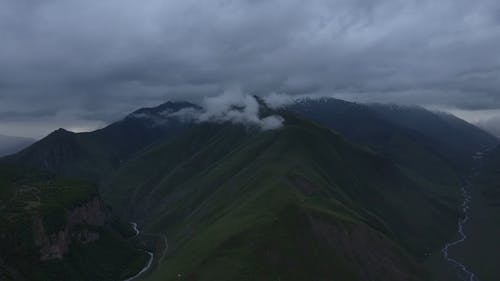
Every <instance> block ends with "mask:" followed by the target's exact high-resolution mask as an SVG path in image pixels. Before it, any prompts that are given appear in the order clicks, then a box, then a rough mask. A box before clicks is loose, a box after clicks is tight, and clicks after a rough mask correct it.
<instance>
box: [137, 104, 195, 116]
mask: <svg viewBox="0 0 500 281" xmlns="http://www.w3.org/2000/svg"><path fill="white" fill-rule="evenodd" d="M184 108H194V109H200V106H198V105H196V104H194V103H190V102H186V101H167V102H164V103H162V104H160V105H158V106H154V107H143V108H140V109H138V110H136V111H134V112H133V113H132V114H153V115H157V114H160V113H164V112H176V111H179V110H181V109H184Z"/></svg>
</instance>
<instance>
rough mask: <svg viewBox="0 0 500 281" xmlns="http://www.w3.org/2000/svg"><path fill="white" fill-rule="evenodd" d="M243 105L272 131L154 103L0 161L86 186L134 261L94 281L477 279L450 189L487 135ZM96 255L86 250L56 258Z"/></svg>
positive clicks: (459, 200)
mask: <svg viewBox="0 0 500 281" xmlns="http://www.w3.org/2000/svg"><path fill="white" fill-rule="evenodd" d="M253 99H254V102H255V104H258V106H259V111H258V115H257V116H258V118H260V119H259V120H264V119H265V118H267V117H269V116H274V117H273V118H277V117H276V116H279V117H280V118H281V120H282V121H283V123H282V125H281V127H279V128H275V129H263V128H262V127H260V126H261V125H259V124H260V123H259V122H260V121H259V122H256V121H255V122H254V121H253V122H254V123H252V124H246V123H238V122H239V121H238V122H236V123H235V122H232V121H204V122H199V121H193V120H196V119H194V118H195V117H189V118H188V117H186V116H183V115H182V118H180V117H179V116H181V115H180V114H181V113H182V114H185V113H184V112H188V113H189V114H198V113H197V112H199V110H201V109H200V107H198V106H197V105H194V104H190V103H186V102H179V103H176V102H167V103H165V104H162V105H160V106H158V107H151V108H144V109H139V110H137V111H135V112H134V113H132V114H130V115H128V116H127V117H126V118H124V119H123V120H120V121H118V122H116V123H113V124H111V125H110V126H108V127H105V128H103V129H100V130H98V131H95V132H89V133H72V132H68V131H66V130H62V129H61V130H57V131H55V132H53V133H52V134H50V135H49V136H47V137H46V138H44V139H42V140H41V141H39V142H37V143H35V144H33V145H32V146H30V147H28V148H27V149H25V150H23V151H21V152H19V153H17V154H14V155H10V156H7V157H4V158H3V159H1V162H2V163H3V165H5V166H6V167H10V166H13V165H22V166H28V167H30V169H34V170H35V171H37V170H43V171H45V173H46V174H47V175H48V176H49V177H54V176H56V177H64V178H67V177H69V178H76V179H78V180H79V181H84V182H89V183H94V184H95V188H96V189H94V190H95V194H96V196H98V198H99V200H102V202H104V204H105V205H106V208H107V209H108V211H107V212H109V216H110V220H109V221H106V223H104V224H102V227H103V231H104V230H105V231H109V233H112V234H113V235H115V236H114V237H116V238H114V242H113V243H117V244H116V245H118V244H119V243H121V244H122V245H123V246H122V247H124V248H123V249H130V250H131V251H132V252H130V253H128V254H125V253H124V252H123V251H122V252H121V254H120V258H121V259H129V258H130V257H136V258H133V259H132V260H130V261H129V262H131V263H133V266H131V265H130V266H125V267H123V268H121V269H120V268H119V269H117V271H116V272H113V273H106V271H105V266H104V264H103V267H101V268H102V270H103V271H102V272H100V271H99V270H97V271H96V272H94V274H96V275H95V276H101V277H102V278H103V279H102V280H107V279H106V278H108V279H110V280H117V279H116V278H117V276H122V277H123V278H119V279H118V280H162V281H163V280H176V281H178V280H193V281H194V280H196V281H204V280H206V281H212V280H220V281H223V280H228V281H230V280H276V279H282V280H297V281H301V280H310V279H315V280H331V279H333V278H338V277H339V276H341V278H342V280H359V281H363V280H381V281H382V280H383V281H385V280H408V281H420V280H421V281H429V280H436V281H437V280H440V281H442V280H445V279H443V278H436V276H440V274H441V273H436V272H440V271H442V272H444V271H450V272H448V273H447V275H448V276H453V274H455V273H454V272H453V268H452V266H450V264H449V263H452V264H455V266H456V267H458V269H459V270H462V272H463V273H464V274H468V276H467V279H470V278H472V272H474V274H477V280H481V281H489V280H491V279H488V277H487V276H485V275H484V273H483V271H482V270H481V269H480V268H478V265H477V264H476V263H474V262H471V260H470V259H474V257H476V256H475V254H472V253H473V251H471V250H470V249H469V250H465V249H466V248H467V247H471V246H467V245H471V243H472V242H473V241H476V240H477V239H478V238H476V237H479V236H476V235H481V234H479V232H483V231H485V230H484V229H483V230H479V229H478V234H475V233H474V230H473V231H470V229H469V228H470V227H472V226H473V225H475V224H476V223H477V222H479V220H478V219H476V218H475V212H476V211H479V210H480V208H476V207H475V205H476V204H479V203H478V202H479V200H476V199H475V197H476V196H477V195H476V194H475V192H477V191H474V190H475V189H473V188H472V187H471V186H464V185H463V184H461V183H463V182H464V180H465V178H463V176H462V175H465V174H466V171H468V170H470V169H471V167H473V165H474V161H472V160H471V159H472V156H474V152H475V151H478V150H480V149H482V148H484V147H487V146H495V144H497V143H498V140H496V138H494V137H491V136H490V135H488V134H487V133H485V132H483V131H481V130H480V129H477V128H475V127H473V126H471V125H470V124H468V123H466V122H464V121H462V120H460V119H458V118H455V117H453V116H451V115H443V114H438V113H433V112H430V111H427V110H424V109H420V108H407V107H394V106H387V107H386V108H384V109H383V110H382V109H380V108H381V107H382V105H361V104H354V103H349V102H345V101H339V100H335V99H326V100H302V101H299V102H297V103H296V104H293V105H287V106H284V107H281V108H270V107H268V106H267V104H266V103H265V101H264V100H262V99H260V98H258V97H253ZM228 110H230V111H235V113H232V114H240V113H241V112H240V110H241V111H243V112H244V110H245V109H244V108H243V109H242V108H238V107H231V108H229V109H228ZM179 112H181V113H179ZM193 112H194V113H193ZM381 112H383V113H381ZM196 118H197V117H196ZM428 122H432V124H433V125H432V126H425V125H423V124H427V123H428ZM455 135H460V136H461V137H460V138H456V137H451V136H455ZM118 143H119V144H118ZM466 159H468V160H466ZM90 163H92V164H90ZM491 165H493V164H491ZM499 167H500V166H499ZM478 173H479V171H478ZM481 173H483V170H481ZM16 181H17V180H16ZM6 183H7V184H8V186H12V185H10V183H9V181H6ZM471 184H472V185H476V183H475V181H471ZM460 186H462V188H460ZM68 188H69V187H68ZM485 188H486V187H485ZM68 190H72V189H68ZM75 190H76V189H75ZM487 190H491V188H488V189H487ZM4 192H6V191H4ZM469 192H470V194H471V196H472V198H473V200H472V201H469V199H470V197H469ZM9 194H10V195H9ZM9 196H11V193H5V198H9ZM30 204H31V205H33V204H35V203H29V204H28V205H30ZM65 204H69V205H67V206H70V205H71V204H72V203H70V202H67V203H65ZM469 204H471V206H470V207H471V208H469ZM65 206H66V205H65ZM68 210H69V207H63V208H62V209H60V211H58V212H59V213H61V212H63V213H64V212H67V211H68ZM469 212H471V213H470V216H469ZM55 214H57V212H56V213H55ZM464 214H465V216H464V217H462V215H464ZM457 218H459V219H458V221H459V224H458V227H459V234H458V235H459V236H458V237H457ZM127 221H128V222H132V223H125V222H127ZM139 225H140V226H141V227H140V228H139ZM78 227H80V226H78ZM100 231H101V230H100ZM469 231H470V232H469ZM102 233H105V232H102ZM101 235H102V236H100V237H106V236H105V234H101ZM167 236H168V242H167ZM29 240H30V239H29V238H26V241H29ZM97 241H100V239H99V240H97ZM103 241H104V240H103ZM72 243H73V242H72ZM108 243H109V242H108ZM474 243H475V242H474ZM75 245H76V244H75ZM443 247H444V248H443ZM80 248H81V249H80ZM35 249H36V248H35ZM105 249H106V247H105V246H104V245H103V244H100V242H90V243H89V246H85V247H80V246H78V247H71V248H70V249H69V251H67V252H64V253H62V254H61V255H60V259H62V261H66V260H71V259H73V258H72V257H73V256H74V255H79V254H80V253H83V252H87V253H88V254H89V255H94V254H97V253H100V252H101V251H104V250H105ZM30 251H33V250H30ZM430 253H434V254H432V255H431V256H430V257H429V254H430ZM116 254H118V252H116ZM442 254H444V256H445V257H446V259H447V261H448V263H447V262H446V260H445V258H443V256H442ZM3 259H4V258H3ZM430 259H432V260H435V261H436V262H429V260H430ZM107 260H108V262H111V263H114V262H117V261H118V260H120V259H115V260H113V259H107ZM380 261H383V262H380ZM42 263H43V262H42ZM485 265H486V264H485ZM72 266H74V267H76V268H78V270H85V268H86V267H87V266H89V265H87V264H86V263H85V262H84V261H83V260H81V259H73V260H71V266H69V267H66V268H67V269H65V270H69V271H75V272H78V271H77V270H74V269H70V268H71V267H72ZM2 268H10V266H9V267H2ZM450 268H451V269H452V270H450ZM9 270H10V269H9ZM118 270H121V271H118ZM10 271H12V270H10ZM487 271H488V272H491V269H487ZM50 274H52V273H50ZM58 274H62V273H58ZM64 274H67V273H64ZM105 274H109V275H105ZM442 274H444V273H442ZM49 276H50V275H49ZM65 276H66V277H67V279H68V280H73V279H72V278H74V277H73V276H74V275H71V274H69V275H65ZM95 276H94V277H95ZM103 276H108V277H106V278H104V277H103ZM455 276H456V274H455ZM483 276H485V278H483ZM37 278H38V277H37ZM37 278H35V279H37ZM84 278H85V279H86V280H92V278H93V277H90V276H86V277H84ZM450 278H453V277H450ZM450 280H453V279H450ZM477 280H476V279H474V278H472V279H470V280H468V281H477Z"/></svg>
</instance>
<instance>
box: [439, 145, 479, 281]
mask: <svg viewBox="0 0 500 281" xmlns="http://www.w3.org/2000/svg"><path fill="white" fill-rule="evenodd" d="M482 155H483V154H482V153H481V152H478V153H476V154H475V155H474V160H475V161H477V162H478V165H477V166H478V167H480V166H481V164H482ZM478 167H477V168H476V169H475V171H473V173H472V176H475V175H477V173H478ZM472 176H471V177H472ZM471 188H472V183H471V179H469V180H467V181H466V184H464V185H463V186H462V196H463V201H462V213H463V218H460V219H459V220H458V236H459V238H458V239H457V240H452V241H450V242H448V243H446V245H445V246H444V248H443V249H442V250H441V252H442V253H443V257H444V258H445V259H446V261H447V262H448V263H449V264H451V265H452V266H453V268H455V270H456V271H457V273H458V275H459V277H460V279H462V280H464V281H479V279H478V278H477V276H476V275H475V274H474V272H472V271H471V270H470V268H468V267H467V266H466V265H465V264H463V263H462V262H460V261H458V260H457V259H455V258H453V257H451V256H450V253H449V250H450V249H451V248H453V247H455V246H457V245H459V244H462V243H464V242H465V240H466V239H467V234H466V233H465V230H464V227H465V224H466V223H467V221H469V220H470V211H469V209H470V201H471V199H472V197H471V194H470V192H469V190H470V189H471Z"/></svg>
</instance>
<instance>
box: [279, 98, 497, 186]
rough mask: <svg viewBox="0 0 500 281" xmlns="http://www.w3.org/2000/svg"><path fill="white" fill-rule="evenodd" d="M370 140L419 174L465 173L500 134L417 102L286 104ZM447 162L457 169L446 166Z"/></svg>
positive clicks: (352, 138) (356, 139)
mask: <svg viewBox="0 0 500 281" xmlns="http://www.w3.org/2000/svg"><path fill="white" fill-rule="evenodd" d="M286 109H287V110H291V111H293V112H296V113H298V114H300V115H302V116H304V117H305V118H308V119H310V120H314V121H316V122H318V123H320V124H322V125H324V126H326V127H329V128H331V129H333V130H335V131H337V132H339V133H341V134H342V135H344V136H345V137H346V138H348V139H349V140H350V141H353V142H355V143H358V144H361V145H366V146H368V147H370V148H372V149H373V150H375V151H377V152H380V153H382V154H384V155H386V156H388V157H390V158H391V159H393V160H394V161H396V162H398V163H399V164H401V165H403V166H406V167H408V168H411V169H413V170H415V171H417V172H419V174H420V175H421V176H424V177H426V178H431V179H434V180H436V179H438V178H439V177H441V175H442V174H443V173H445V174H447V173H450V172H454V173H458V174H467V173H468V172H469V171H470V169H471V168H472V165H473V161H472V156H473V155H474V153H475V152H476V151H480V150H483V149H485V148H488V147H492V146H495V145H496V144H498V142H499V140H498V139H497V138H495V137H493V136H492V135H490V134H488V133H487V132H485V131H483V130H481V129H479V128H477V127H475V126H473V125H471V124H469V123H467V122H465V121H463V120H461V119H459V118H456V117H454V116H452V115H450V114H446V113H439V112H431V111H429V110H426V109H423V108H419V107H408V106H398V105H387V104H358V103H352V102H346V101H342V100H338V99H333V98H323V99H314V100H313V99H304V100H300V101H298V102H296V103H294V104H292V105H289V106H287V107H286ZM439 167H449V168H451V169H452V170H453V171H446V170H442V169H441V168H439Z"/></svg>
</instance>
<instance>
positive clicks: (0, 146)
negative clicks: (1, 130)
mask: <svg viewBox="0 0 500 281" xmlns="http://www.w3.org/2000/svg"><path fill="white" fill-rule="evenodd" d="M34 142H35V140H34V139H30V138H21V137H12V136H5V135H0V157H1V156H5V155H8V154H14V153H16V152H18V151H20V150H22V149H23V148H26V147H28V146H29V145H30V144H32V143H34Z"/></svg>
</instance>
